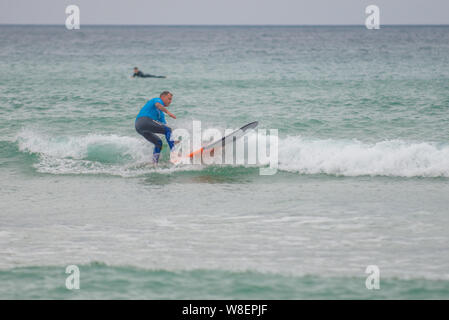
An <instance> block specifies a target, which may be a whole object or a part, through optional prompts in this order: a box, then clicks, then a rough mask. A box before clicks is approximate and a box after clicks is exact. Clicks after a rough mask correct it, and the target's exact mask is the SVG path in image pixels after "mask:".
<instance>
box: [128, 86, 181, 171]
mask: <svg viewBox="0 0 449 320" xmlns="http://www.w3.org/2000/svg"><path fill="white" fill-rule="evenodd" d="M172 99H173V94H171V93H170V92H169V91H164V92H162V93H161V94H160V96H159V98H153V99H151V100H149V101H148V102H147V103H146V104H145V105H144V106H143V107H142V109H141V110H140V112H139V114H138V115H137V117H136V122H135V126H136V131H137V132H138V133H139V134H140V135H142V136H143V137H144V138H145V139H147V140H148V141H149V142H151V143H152V144H154V151H153V159H152V160H153V163H154V164H157V163H158V161H159V156H160V155H161V150H162V140H161V139H160V138H159V137H158V136H157V135H156V133H159V134H164V135H165V138H166V139H167V143H168V145H169V147H170V150H172V149H173V147H174V145H175V142H174V141H172V139H171V132H172V130H171V128H169V127H168V126H167V125H166V124H167V122H166V121H165V115H164V113H166V114H168V115H169V116H170V117H172V118H173V119H176V116H175V115H174V114H173V113H171V112H170V111H168V109H167V107H168V106H169V105H170V104H171V102H172Z"/></svg>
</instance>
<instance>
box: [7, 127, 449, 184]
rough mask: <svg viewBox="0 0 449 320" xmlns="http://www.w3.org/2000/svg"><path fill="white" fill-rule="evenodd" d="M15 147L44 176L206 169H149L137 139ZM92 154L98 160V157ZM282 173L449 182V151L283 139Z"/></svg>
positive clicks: (22, 137) (26, 140)
mask: <svg viewBox="0 0 449 320" xmlns="http://www.w3.org/2000/svg"><path fill="white" fill-rule="evenodd" d="M254 136H255V135H253V136H251V139H254ZM16 141H17V142H18V145H19V149H20V150H21V151H23V152H29V153H34V154H38V155H39V162H38V163H36V164H35V165H34V166H35V168H36V169H37V170H38V171H39V172H44V173H52V174H111V175H119V176H125V177H129V176H138V175H141V174H147V173H151V172H158V173H167V174H170V173H173V172H175V171H184V170H201V169H202V168H203V166H197V165H187V166H176V167H168V168H167V167H165V168H164V165H162V166H160V167H158V168H153V167H151V166H145V165H144V164H145V163H148V162H149V161H150V159H151V155H152V150H153V148H152V147H151V145H150V144H149V143H148V142H147V141H145V140H144V139H143V138H140V137H138V136H136V137H128V136H118V135H114V134H110V135H101V134H88V135H85V136H72V137H53V136H48V135H43V134H39V133H37V132H34V131H32V130H22V131H20V132H19V134H18V135H17V137H16ZM92 154H94V155H95V154H100V157H99V158H98V156H92ZM165 156H167V155H165ZM102 157H104V158H105V159H102ZM117 159H118V160H117ZM279 170H282V171H288V172H296V173H300V174H323V173H324V174H329V175H341V176H362V175H368V176H395V177H449V145H448V144H437V143H433V142H407V141H403V140H388V141H380V142H377V143H365V142H361V141H358V140H355V139H354V140H335V139H321V140H317V139H308V138H303V137H301V136H289V137H286V138H279Z"/></svg>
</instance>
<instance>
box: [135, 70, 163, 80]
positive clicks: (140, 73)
mask: <svg viewBox="0 0 449 320" xmlns="http://www.w3.org/2000/svg"><path fill="white" fill-rule="evenodd" d="M132 77H133V78H135V77H138V78H166V77H165V76H155V75H152V74H149V73H148V74H145V73H143V72H142V71H140V70H139V68H137V67H134V74H133V75H132Z"/></svg>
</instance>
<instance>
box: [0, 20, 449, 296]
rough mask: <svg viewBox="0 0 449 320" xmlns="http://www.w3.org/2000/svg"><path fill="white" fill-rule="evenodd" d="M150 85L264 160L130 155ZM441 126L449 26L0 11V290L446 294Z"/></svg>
mask: <svg viewBox="0 0 449 320" xmlns="http://www.w3.org/2000/svg"><path fill="white" fill-rule="evenodd" d="M135 66H138V67H139V68H140V69H141V70H142V71H143V72H145V73H151V74H156V75H165V76H167V78H166V79H152V78H149V79H132V78H131V77H130V76H131V74H132V68H133V67H135ZM164 90H170V91H171V92H172V93H173V94H174V96H173V103H172V105H171V106H170V107H169V110H170V111H171V112H172V113H174V114H175V115H176V117H177V119H171V118H169V117H167V119H168V124H169V125H170V126H171V127H172V128H173V129H176V128H187V129H189V128H192V123H193V122H192V121H194V120H196V121H201V125H202V128H203V129H207V128H217V129H219V130H224V129H227V128H231V129H236V128H239V127H241V126H243V125H245V124H246V123H249V122H252V121H258V122H259V127H258V128H261V129H267V130H269V129H277V130H278V170H277V172H276V173H275V174H273V175H260V171H259V169H260V168H261V165H260V166H257V165H256V166H254V165H246V164H243V165H237V164H229V165H214V164H213V165H180V166H174V165H172V164H171V163H170V162H169V161H168V152H167V146H166V147H165V151H164V152H163V154H162V160H161V164H160V166H158V167H152V166H145V165H142V164H145V163H147V162H149V161H150V159H151V154H152V146H151V144H150V143H148V142H147V141H146V140H145V139H144V138H143V137H141V136H140V135H138V134H137V133H136V131H135V128H134V119H135V117H136V115H137V113H138V111H139V110H140V108H141V107H142V106H143V105H144V104H145V102H146V101H147V100H149V99H151V98H154V97H157V96H158V95H159V94H160V92H162V91H164ZM448 125H449V26H382V27H381V29H380V30H367V29H366V28H365V27H364V26H285V27H281V26H227V27H226V26H83V25H81V29H80V30H67V29H66V28H65V26H13V25H1V26H0V190H1V192H0V299H449V232H448V230H449V126H448ZM69 265H76V266H77V267H78V268H79V283H80V288H79V290H76V289H74V290H69V289H68V288H67V287H66V280H67V277H69V276H70V274H68V273H65V272H66V268H67V266H69ZM368 266H375V267H376V268H377V270H378V276H379V277H378V284H379V286H377V288H373V287H370V286H369V285H368V282H369V281H370V279H371V278H370V276H372V274H370V272H367V268H368Z"/></svg>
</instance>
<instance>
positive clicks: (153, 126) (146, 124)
mask: <svg viewBox="0 0 449 320" xmlns="http://www.w3.org/2000/svg"><path fill="white" fill-rule="evenodd" d="M136 131H137V132H138V133H139V134H140V135H142V136H143V137H144V138H145V139H147V140H148V141H150V142H151V143H153V144H154V153H160V152H161V149H162V140H161V138H159V137H158V136H157V135H156V133H160V134H164V135H165V138H166V139H167V143H168V145H169V146H170V149H172V148H173V146H174V142H173V141H172V140H171V131H172V130H171V128H169V127H167V126H166V125H164V124H162V123H159V122H157V121H154V120H153V119H151V118H148V117H140V118H139V119H137V120H136Z"/></svg>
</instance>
